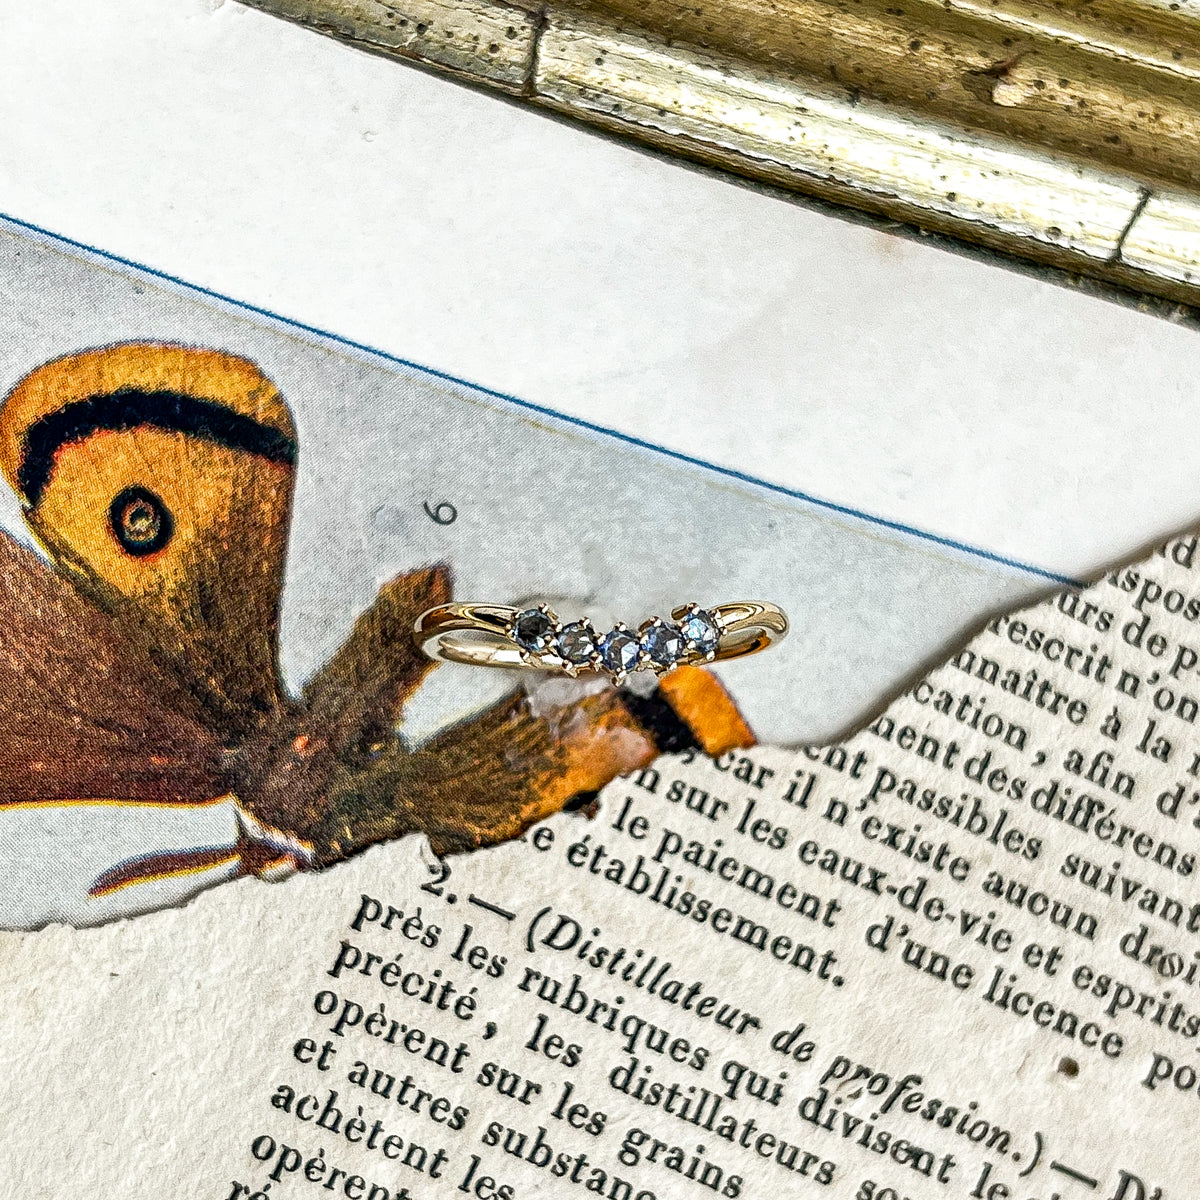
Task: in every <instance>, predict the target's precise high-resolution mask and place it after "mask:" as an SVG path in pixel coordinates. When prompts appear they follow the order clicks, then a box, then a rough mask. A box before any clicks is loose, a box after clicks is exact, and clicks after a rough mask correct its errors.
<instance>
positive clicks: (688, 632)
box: [679, 608, 721, 654]
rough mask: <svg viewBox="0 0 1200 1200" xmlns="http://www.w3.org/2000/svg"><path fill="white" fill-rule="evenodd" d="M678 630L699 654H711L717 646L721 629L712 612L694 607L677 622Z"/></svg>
mask: <svg viewBox="0 0 1200 1200" xmlns="http://www.w3.org/2000/svg"><path fill="white" fill-rule="evenodd" d="M679 629H680V632H681V633H682V634H683V636H684V638H685V639H686V640H687V644H688V646H689V647H691V649H693V650H696V651H698V652H699V653H700V654H711V653H712V652H713V651H714V650H715V649H716V648H717V642H718V641H719V640H720V637H721V631H720V630H719V629H718V628H717V623H716V621H715V620H713V617H712V614H711V613H707V612H705V611H704V609H702V608H694V609H692V611H691V612H689V613H688V614H687V616H685V617H684V618H683V620H682V621H680V622H679Z"/></svg>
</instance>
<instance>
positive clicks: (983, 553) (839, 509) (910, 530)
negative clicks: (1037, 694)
mask: <svg viewBox="0 0 1200 1200" xmlns="http://www.w3.org/2000/svg"><path fill="white" fill-rule="evenodd" d="M0 222H3V223H4V224H7V225H11V226H15V227H16V228H17V229H21V230H24V231H26V232H28V233H35V234H37V235H38V236H39V237H42V238H46V239H47V240H49V241H51V242H57V243H59V244H61V245H64V246H70V247H72V248H73V249H76V250H83V251H85V252H86V253H88V254H91V255H94V256H95V257H97V258H100V259H103V260H105V261H106V262H110V263H117V264H119V265H120V266H122V267H128V268H130V269H132V270H134V271H137V272H139V273H141V274H143V275H148V276H149V277H151V278H152V279H161V280H162V281H163V282H165V283H170V284H172V285H174V286H175V287H179V288H183V289H184V290H185V291H188V292H192V293H194V294H196V295H199V296H205V297H207V298H209V299H211V300H218V301H220V302H221V303H222V304H228V305H230V306H231V307H233V308H235V309H239V310H240V311H242V312H247V313H253V314H254V315H255V316H259V317H266V318H267V319H268V320H270V321H277V322H279V323H280V324H281V325H285V326H287V327H288V328H289V329H298V330H301V331H302V332H304V333H307V334H311V335H313V336H315V337H319V338H323V339H325V340H326V341H330V342H333V343H335V344H337V345H339V346H345V347H347V348H349V349H352V350H357V351H359V352H361V353H364V354H368V355H371V356H372V357H374V358H379V359H383V360H384V361H385V362H389V363H392V364H394V365H396V366H400V367H404V368H406V369H408V370H411V371H417V372H419V373H421V374H423V375H429V376H431V377H433V378H434V379H441V380H444V381H446V382H447V383H453V384H456V385H457V386H459V387H466V388H470V389H471V390H472V391H475V392H479V393H480V394H482V395H484V396H488V397H490V398H492V399H494V400H500V401H503V402H504V403H505V404H511V405H513V406H514V407H516V408H519V409H522V410H523V411H525V412H531V413H537V414H538V415H539V416H542V417H550V418H552V419H553V420H556V421H561V422H563V423H564V424H566V425H570V426H573V427H575V428H576V429H586V430H587V431H588V432H589V433H595V434H599V435H601V436H602V437H608V438H613V439H615V440H616V441H618V442H623V443H624V444H625V445H628V446H636V447H638V448H639V449H641V450H648V451H650V452H652V453H654V454H661V455H664V456H665V457H667V458H670V459H673V460H674V461H676V462H681V463H687V464H688V465H689V466H692V467H702V468H704V469H705V470H707V471H712V472H713V473H714V474H716V475H721V476H724V477H725V478H726V479H736V480H737V481H738V482H739V483H743V484H749V485H750V486H752V487H756V488H762V489H763V490H764V491H767V492H773V493H774V494H776V495H779V496H787V497H789V498H790V499H793V500H800V501H803V502H804V503H805V504H811V505H813V506H814V507H816V508H822V509H825V510H826V511H827V512H834V513H838V514H839V515H841V516H845V517H853V518H855V519H856V520H859V521H865V522H866V523H867V524H869V525H875V526H877V527H878V528H880V529H887V530H890V531H892V532H894V533H902V534H905V535H907V536H908V537H914V538H919V539H920V540H922V541H926V542H931V543H933V544H934V545H936V546H942V547H945V548H947V549H950V550H956V551H958V552H960V553H962V554H968V555H971V556H973V557H975V558H980V559H983V560H985V561H986V562H992V563H998V564H1000V565H1001V566H1005V567H1010V568H1013V569H1014V570H1018V571H1024V572H1025V573H1027V574H1029V575H1034V576H1036V577H1037V578H1039V579H1047V580H1050V581H1051V582H1053V583H1063V584H1067V585H1069V586H1071V587H1082V586H1083V584H1082V583H1081V582H1080V581H1079V580H1077V579H1073V578H1071V577H1070V576H1068V575H1060V574H1058V573H1057V572H1055V571H1049V570H1047V569H1046V568H1045V567H1037V566H1034V565H1033V564H1031V563H1026V562H1022V561H1021V560H1020V559H1016V558H1008V557H1006V556H1005V555H1003V554H995V553H993V552H992V551H990V550H983V549H980V547H978V546H972V545H970V544H968V543H967V542H959V541H956V540H955V539H954V538H948V537H942V536H941V535H940V534H936V533H929V532H928V531H926V530H924V529H918V528H916V527H915V526H913V525H906V524H904V523H903V522H902V521H890V520H888V519H887V518H886V517H880V516H875V515H874V514H872V513H867V512H863V511H861V510H860V509H857V508H852V507H850V506H849V505H847V504H838V503H836V502H835V501H833V500H824V499H822V498H821V497H820V496H813V495H810V494H809V493H808V492H802V491H800V490H798V489H797V488H790V487H786V486H784V485H783V484H779V483H771V482H769V481H768V480H765V479H758V478H757V477H755V476H753V475H747V474H746V473H745V472H743V471H738V470H735V469H734V468H733V467H723V466H720V465H719V464H718V463H713V462H709V461H708V460H707V459H703V458H697V457H695V456H694V455H691V454H684V453H683V452H682V451H679V450H672V449H670V448H669V447H667V446H660V445H658V444H657V443H655V442H648V441H646V440H645V439H644V438H639V437H635V436H634V435H633V434H628V433H621V432H620V431H619V430H616V429H609V428H607V427H605V426H603V425H597V424H596V423H595V422H593V421H586V420H584V419H583V418H582V417H573V416H570V415H569V414H567V413H561V412H558V411H556V410H555V409H553V408H547V407H545V406H544V405H541V404H534V403H533V402H532V401H530V400H522V399H520V397H518V396H510V395H509V394H508V393H507V392H499V391H496V390H495V389H494V388H489V387H485V386H484V385H483V384H479V383H472V382H471V381H470V380H466V379H462V378H460V377H459V376H457V375H451V374H450V373H449V372H448V371H439V370H438V369H437V368H436V367H429V366H426V365H425V364H424V363H418V362H413V361H412V360H411V359H408V358H402V357H400V356H399V355H397V354H389V353H388V352H387V351H386V350H380V349H378V348H376V347H375V346H368V345H366V344H365V343H363V342H356V341H354V339H353V338H348V337H343V336H342V335H341V334H338V333H331V332H330V331H329V330H327V329H320V328H318V327H317V326H315V325H308V324H306V323H305V322H303V321H297V320H295V319H293V318H292V317H285V316H281V315H280V314H279V313H276V312H272V311H271V310H270V309H267V308H260V307H259V306H258V305H256V304H250V303H248V302H247V301H244V300H235V299H234V298H233V297H232V296H226V295H225V294H224V293H222V292H218V291H214V290H213V289H212V288H206V287H202V286H201V285H200V284H196V283H189V282H188V281H187V280H186V279H180V278H179V277H178V276H176V275H171V274H169V273H168V272H166V271H159V270H156V269H155V268H154V267H148V266H146V264H145V263H140V262H135V261H134V260H133V259H129V258H123V257H122V256H121V255H119V254H112V253H110V252H109V251H107V250H101V249H100V248H99V247H98V246H92V245H89V244H88V243H87V242H80V241H76V240H75V239H74V238H69V237H66V236H64V235H63V234H60V233H55V232H54V231H53V230H50V229H44V228H42V226H40V225H34V224H33V223H32V222H30V221H23V220H21V219H20V218H19V217H13V216H9V215H8V214H7V213H0Z"/></svg>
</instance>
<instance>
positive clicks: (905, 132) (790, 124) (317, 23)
mask: <svg viewBox="0 0 1200 1200" xmlns="http://www.w3.org/2000/svg"><path fill="white" fill-rule="evenodd" d="M243 2H244V3H248V4H250V6H251V7H254V8H258V9H262V10H264V11H266V12H270V13H273V14H275V15H277V16H281V17H286V18H288V19H290V20H293V21H296V22H298V23H300V24H303V25H306V26H308V27H310V28H313V29H316V30H318V31H320V32H322V33H326V34H329V35H331V36H333V37H336V38H338V39H340V40H342V41H345V42H347V43H349V44H351V45H353V46H357V47H359V48H361V49H364V50H369V51H372V52H375V53H379V54H384V55H388V56H392V57H395V58H398V59H404V60H407V61H411V62H416V63H419V64H421V65H423V66H426V67H430V68H433V69H435V70H438V71H443V72H446V73H449V74H452V75H454V76H456V77H458V78H460V79H463V80H466V81H468V82H470V83H473V84H475V85H478V86H481V87H485V88H488V89H492V90H496V91H499V92H503V93H505V94H506V95H508V96H511V97H514V98H517V99H519V100H522V101H524V102H526V103H528V104H530V105H532V106H535V107H539V108H544V109H549V110H552V111H554V112H556V113H558V114H561V115H564V116H566V117H569V118H573V119H575V120H578V121H581V122H583V123H585V124H588V125H592V126H597V127H599V128H602V129H604V130H606V131H608V132H610V133H612V134H616V135H617V136H620V137H624V138H627V139H630V140H633V141H637V142H641V143H644V144H648V145H650V146H653V147H656V148H658V149H660V150H664V151H667V152H668V153H672V154H675V155H678V156H680V157H684V158H687V159H691V160H693V161H697V162H700V163H703V164H706V165H709V166H713V167H718V168H721V169H723V170H727V171H731V172H733V173H735V174H737V175H740V176H743V177H745V178H749V179H753V180H757V181H759V182H761V183H765V184H769V185H772V186H774V187H778V188H782V189H785V190H787V191H789V192H793V193H800V194H804V195H809V196H815V197H818V198H821V199H823V200H829V201H833V202H835V203H838V204H842V205H847V206H850V207H852V208H856V209H859V210H862V211H865V212H868V213H872V214H875V215H877V216H882V217H885V218H889V219H893V220H899V221H903V222H905V223H907V224H911V225H915V226H917V227H919V228H920V229H924V230H929V231H933V232H936V233H941V234H946V235H949V236H951V237H954V238H956V239H962V240H965V241H967V242H971V243H975V244H979V245H983V246H987V247H990V248H992V249H997V250H1001V251H1005V252H1008V253H1011V254H1015V255H1017V256H1019V257H1021V258H1024V259H1026V260H1030V261H1033V262H1036V263H1040V264H1044V265H1048V266H1052V267H1056V268H1060V269H1063V270H1066V271H1068V272H1071V273H1074V274H1078V275H1082V276H1086V277H1088V278H1091V279H1096V280H1100V281H1102V282H1105V283H1109V284H1114V285H1117V286H1119V287H1122V288H1126V289H1132V290H1133V291H1135V292H1138V293H1143V294H1148V295H1150V296H1156V297H1160V298H1161V299H1164V300H1168V301H1172V302H1174V303H1178V304H1185V305H1189V306H1200V3H1197V0H1178V2H1174V0H1053V2H1052V0H719V2H718V0H701V2H700V3H699V4H697V3H695V2H693V3H691V4H688V5H684V4H680V3H674V2H671V0H636V2H635V0H570V2H569V3H549V4H521V3H508V2H504V3H501V2H499V0H395V2H389V3H383V2H381V0H243Z"/></svg>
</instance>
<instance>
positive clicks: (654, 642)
mask: <svg viewBox="0 0 1200 1200" xmlns="http://www.w3.org/2000/svg"><path fill="white" fill-rule="evenodd" d="M642 649H643V650H645V652H646V655H647V657H648V658H649V659H650V661H651V662H652V663H654V665H655V666H658V667H673V666H675V664H676V663H677V662H678V661H679V660H680V658H681V657H682V656H683V650H684V646H683V634H681V633H680V632H679V630H678V629H677V628H676V627H675V626H674V625H670V624H668V623H667V622H666V621H664V620H662V618H660V617H654V618H653V619H652V620H651V621H649V622H648V623H647V625H646V628H645V629H643V630H642Z"/></svg>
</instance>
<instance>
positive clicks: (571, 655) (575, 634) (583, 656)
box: [558, 621, 596, 667]
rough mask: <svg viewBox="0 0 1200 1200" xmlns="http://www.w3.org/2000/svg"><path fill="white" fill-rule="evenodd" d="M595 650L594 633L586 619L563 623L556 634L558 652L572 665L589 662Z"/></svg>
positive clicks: (581, 664) (578, 665) (586, 664)
mask: <svg viewBox="0 0 1200 1200" xmlns="http://www.w3.org/2000/svg"><path fill="white" fill-rule="evenodd" d="M595 652H596V633H595V630H593V629H592V627H591V626H590V625H589V624H588V623H587V622H586V621H572V622H571V624H570V625H564V626H563V630H562V632H561V633H560V634H559V635H558V653H559V654H560V655H561V656H562V658H563V659H565V660H566V661H567V662H569V663H570V664H571V666H573V667H586V666H588V665H590V664H591V661H592V655H593V654H595Z"/></svg>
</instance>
